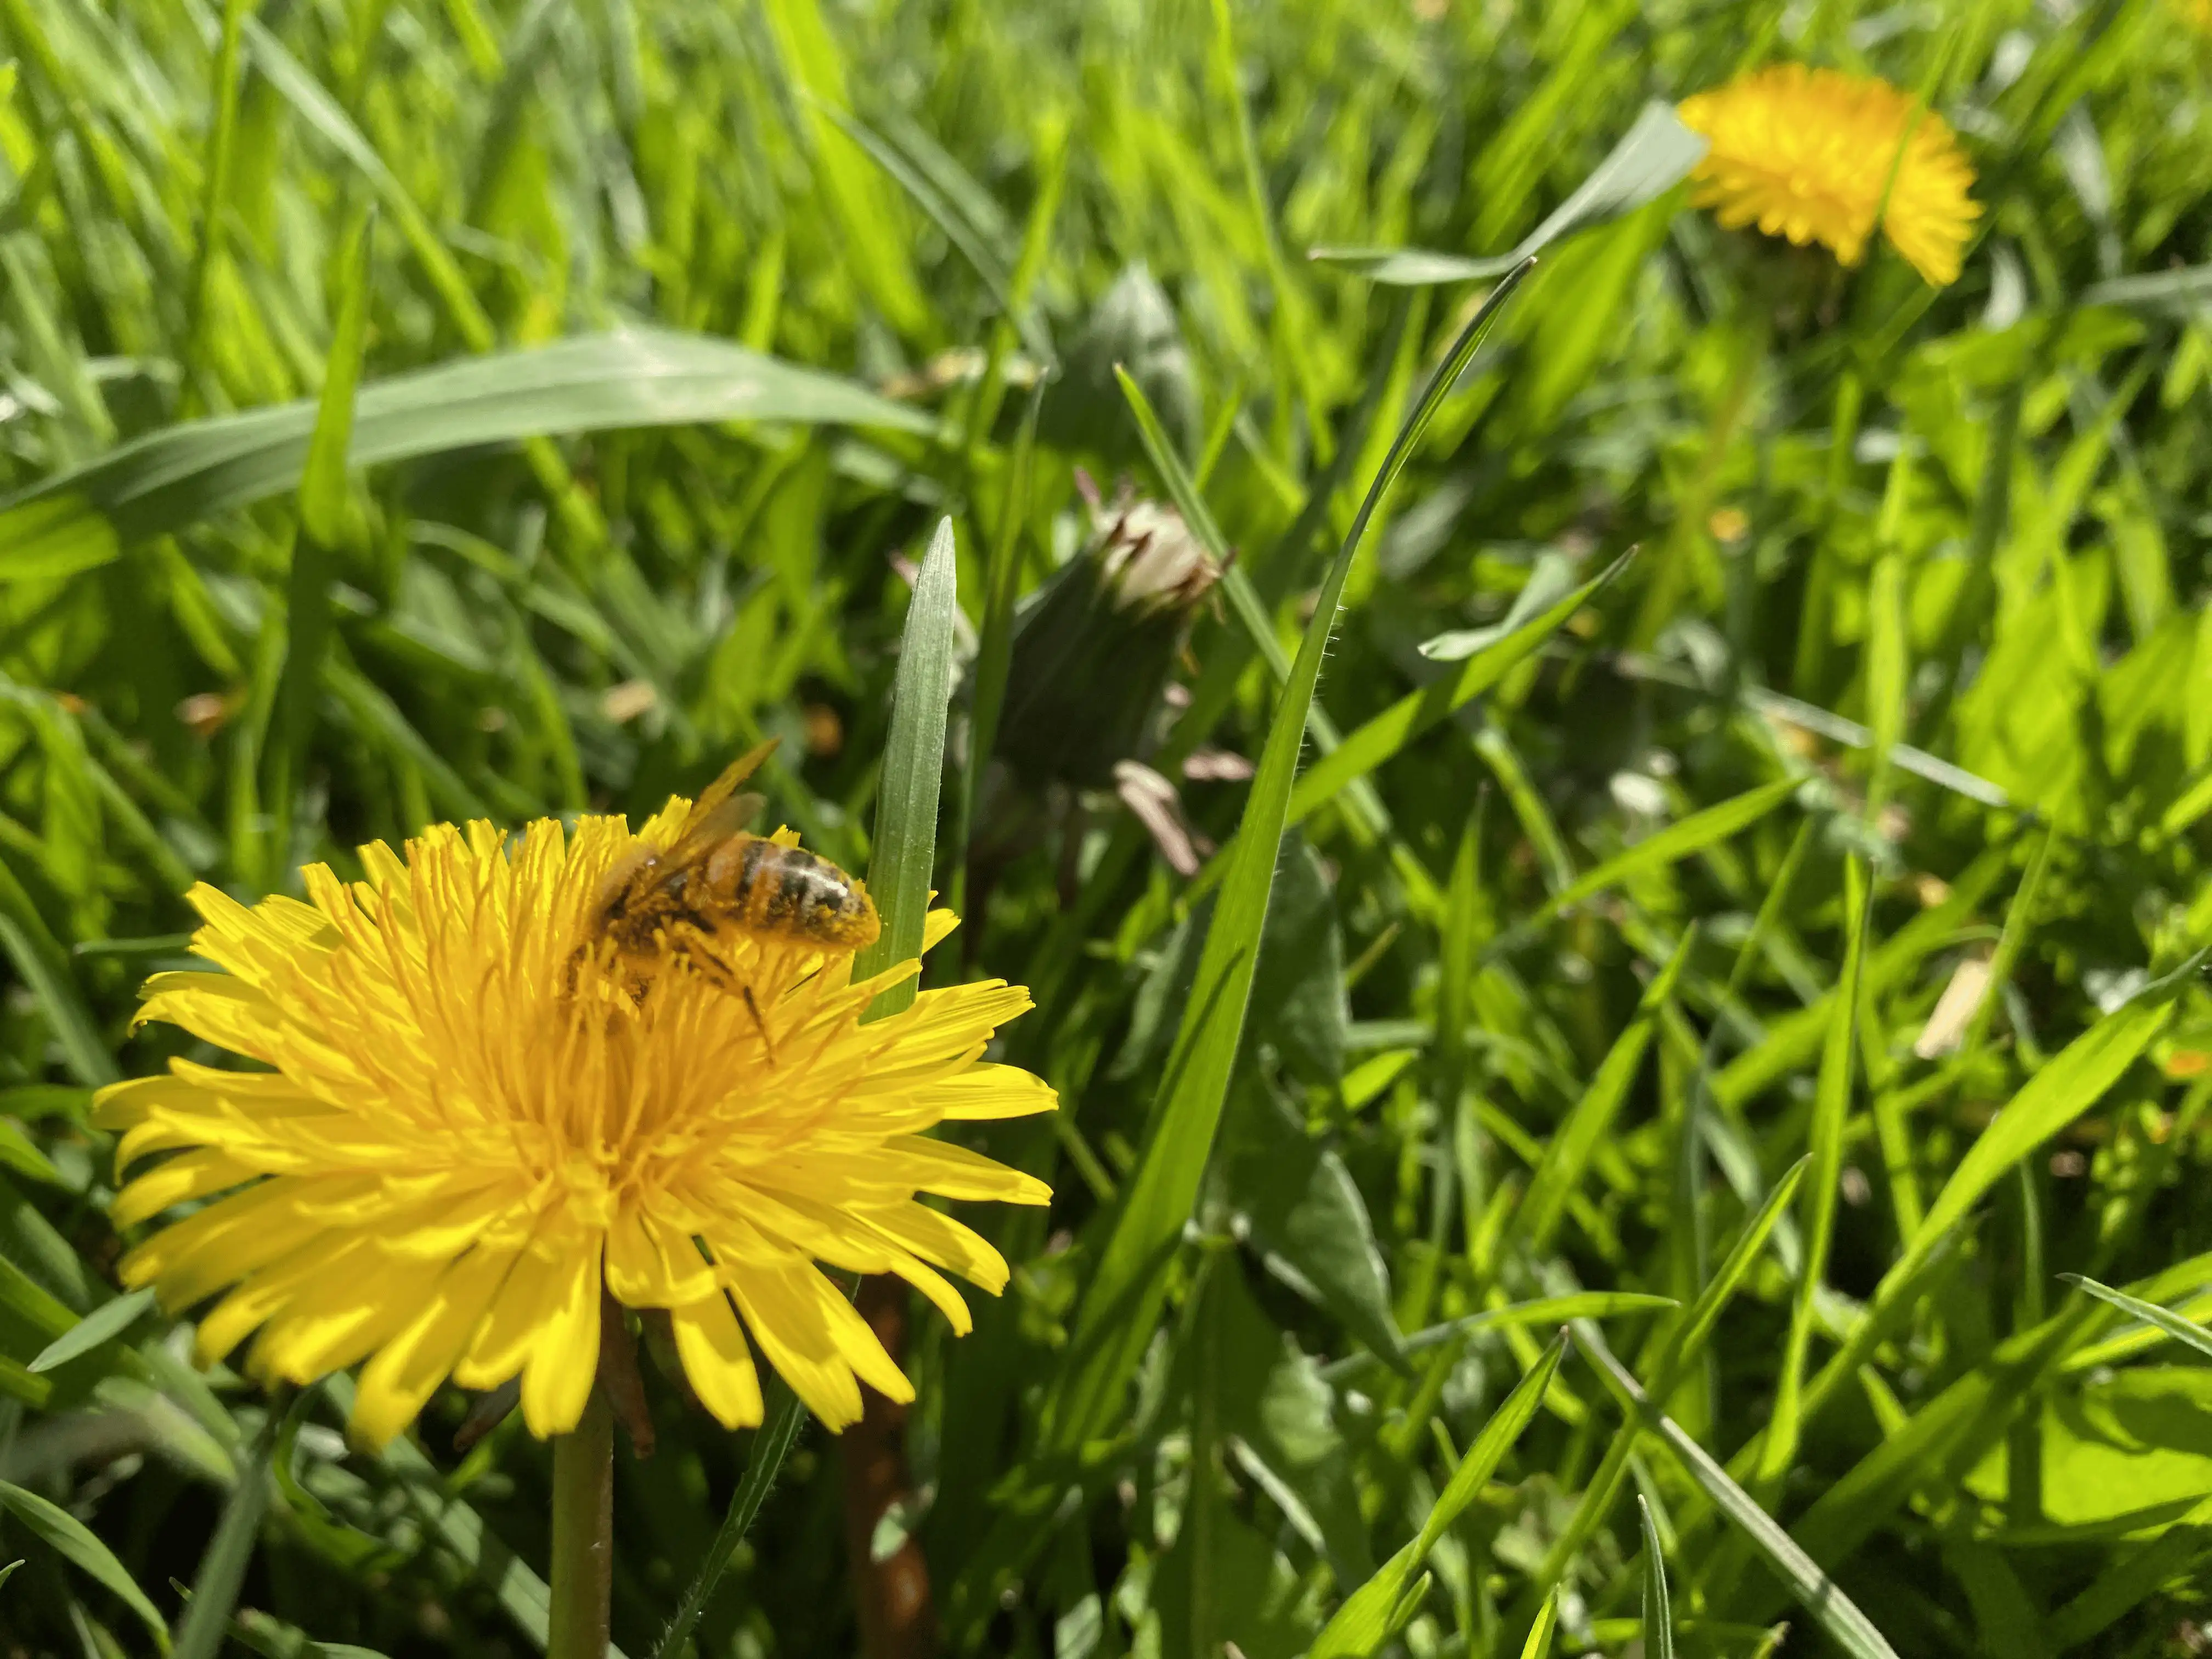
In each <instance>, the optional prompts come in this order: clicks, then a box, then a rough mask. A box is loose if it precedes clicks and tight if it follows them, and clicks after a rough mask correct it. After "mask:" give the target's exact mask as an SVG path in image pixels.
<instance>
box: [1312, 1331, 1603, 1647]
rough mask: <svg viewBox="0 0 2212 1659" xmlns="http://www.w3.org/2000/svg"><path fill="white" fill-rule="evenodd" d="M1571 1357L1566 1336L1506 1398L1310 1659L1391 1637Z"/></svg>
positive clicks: (1339, 1610)
mask: <svg viewBox="0 0 2212 1659" xmlns="http://www.w3.org/2000/svg"><path fill="white" fill-rule="evenodd" d="M1566 1351H1567V1340H1566V1338H1565V1335H1564V1334H1563V1335H1561V1336H1560V1337H1559V1340H1556V1341H1554V1342H1553V1344H1552V1346H1550V1347H1549V1348H1547V1350H1545V1352H1544V1357H1543V1358H1542V1359H1541V1360H1540V1361H1538V1362H1537V1364H1535V1366H1534V1368H1532V1369H1531V1370H1530V1371H1529V1372H1528V1375H1527V1376H1524V1377H1522V1379H1521V1382H1520V1383H1519V1385H1518V1386H1517V1387H1516V1388H1515V1389H1514V1390H1513V1392H1512V1393H1511V1394H1510V1395H1506V1396H1505V1399H1504V1401H1503V1402H1501V1403H1500V1405H1499V1406H1498V1409H1497V1410H1496V1411H1495V1412H1494V1413H1492V1414H1491V1418H1490V1420H1489V1422H1487V1423H1486V1424H1485V1425H1483V1428H1482V1432H1481V1433H1480V1434H1479V1435H1477V1436H1476V1437H1475V1439H1474V1444H1473V1445H1471V1446H1469V1447H1468V1449H1467V1455H1465V1456H1463V1457H1462V1458H1461V1459H1460V1462H1459V1467H1458V1468H1455V1469H1454V1470H1453V1471H1452V1475H1451V1479H1450V1480H1449V1481H1448V1482H1446V1483H1445V1486H1444V1489H1443V1492H1442V1493H1440V1494H1439V1495H1438V1497H1437V1501H1436V1504H1435V1506H1434V1507H1433V1508H1432V1509H1431V1510H1430V1511H1429V1515H1428V1518H1427V1519H1426V1520H1425V1521H1424V1522H1422V1523H1421V1529H1420V1532H1419V1534H1417V1535H1416V1536H1415V1537H1414V1538H1413V1541H1411V1542H1410V1543H1408V1544H1407V1546H1406V1547H1404V1548H1403V1549H1401V1550H1400V1551H1399V1552H1398V1553H1396V1554H1395V1555H1394V1556H1392V1557H1391V1558H1390V1559H1389V1561H1388V1562H1386V1563H1385V1564H1384V1565H1383V1567H1382V1569H1381V1570H1380V1571H1377V1572H1376V1575H1375V1577H1372V1578H1370V1579H1369V1580H1368V1581H1367V1582H1366V1583H1364V1584H1362V1585H1361V1586H1360V1587H1359V1588H1358V1589H1356V1590H1354V1591H1352V1594H1351V1595H1348V1596H1346V1598H1345V1600H1344V1604H1343V1605H1342V1606H1341V1607H1339V1608H1337V1610H1336V1613H1335V1615H1334V1617H1333V1618H1331V1619H1330V1620H1329V1621H1328V1624H1327V1625H1325V1626H1322V1632H1321V1634H1320V1635H1319V1636H1318V1637H1316V1638H1314V1644H1313V1648H1312V1650H1311V1652H1310V1655H1309V1656H1308V1659H1363V1656H1365V1655H1368V1654H1371V1653H1373V1652H1374V1651H1375V1650H1376V1649H1377V1648H1378V1647H1380V1646H1381V1645H1382V1644H1383V1641H1384V1639H1385V1638H1387V1637H1388V1636H1389V1632H1390V1626H1391V1620H1392V1616H1393V1615H1394V1614H1395V1613H1399V1612H1400V1611H1401V1601H1402V1599H1403V1597H1404V1595H1405V1594H1406V1592H1407V1589H1408V1588H1409V1587H1410V1585H1411V1584H1412V1583H1413V1579H1414V1576H1415V1575H1416V1574H1417V1573H1419V1571H1420V1570H1421V1564H1422V1563H1423V1562H1425V1561H1426V1560H1427V1559H1428V1556H1429V1552H1430V1551H1431V1549H1433V1548H1434V1547H1436V1542H1437V1540H1438V1539H1439V1538H1441V1537H1443V1535H1444V1533H1445V1532H1446V1530H1447V1529H1449V1527H1450V1526H1451V1524H1452V1522H1455V1521H1456V1520H1457V1519H1458V1518H1459V1516H1460V1515H1461V1513H1462V1511H1464V1510H1466V1508H1467V1506H1468V1504H1472V1503H1473V1502H1474V1498H1475V1495H1476V1494H1477V1493H1478V1492H1480V1491H1481V1490H1482V1487H1483V1484H1484V1483H1485V1482H1486V1481H1487V1480H1489V1479H1490V1477H1491V1476H1492V1474H1495V1473H1496V1472H1497V1469H1498V1464H1499V1463H1501V1462H1504V1458H1505V1454H1506V1453H1507V1452H1508V1451H1510V1450H1511V1449H1512V1447H1513V1443H1514V1442H1515V1441H1516V1440H1518V1439H1519V1438H1520V1437H1521V1431H1522V1430H1523V1429H1525V1428H1527V1427H1528V1421H1529V1419H1531V1418H1533V1417H1534V1416H1535V1414H1536V1407H1538V1406H1539V1405H1540V1404H1541V1403H1542V1401H1543V1398H1544V1390H1545V1389H1547V1388H1548V1387H1550V1386H1551V1382H1552V1378H1553V1376H1554V1375H1555V1374H1556V1373H1557V1372H1558V1370H1559V1361H1560V1360H1561V1359H1562V1358H1564V1357H1565V1354H1566Z"/></svg>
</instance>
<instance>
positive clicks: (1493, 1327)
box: [1321, 1291, 1682, 1382]
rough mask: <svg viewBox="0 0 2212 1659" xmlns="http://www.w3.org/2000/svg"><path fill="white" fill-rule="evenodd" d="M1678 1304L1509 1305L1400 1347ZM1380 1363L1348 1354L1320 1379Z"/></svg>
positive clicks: (1616, 1298) (1436, 1328)
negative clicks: (1478, 1333) (1482, 1332)
mask: <svg viewBox="0 0 2212 1659" xmlns="http://www.w3.org/2000/svg"><path fill="white" fill-rule="evenodd" d="M1681 1305H1682V1304H1680V1303H1679V1302H1677V1301H1675V1300H1674V1297H1668V1296H1651V1295H1649V1294H1647V1293H1646V1292H1644V1291H1576V1292H1575V1293H1574V1294H1572V1295H1571V1296H1547V1297H1538V1298H1537V1299H1536V1300H1535V1301H1533V1302H1514V1303H1509V1304H1507V1305H1506V1306H1504V1307H1503V1308H1486V1309H1485V1310H1483V1311H1482V1312H1480V1313H1472V1314H1462V1315H1461V1316H1459V1317H1458V1318H1456V1319H1447V1320H1445V1321H1444V1322H1443V1323H1442V1324H1439V1325H1430V1326H1425V1327H1424V1328H1422V1329H1420V1330H1418V1331H1415V1332H1414V1333H1413V1334H1412V1335H1410V1336H1408V1337H1407V1338H1405V1339H1404V1340H1403V1341H1402V1342H1401V1348H1402V1349H1403V1351H1404V1352H1407V1353H1408V1354H1415V1353H1419V1352H1424V1351H1425V1350H1426V1349H1429V1348H1433V1347H1436V1346H1438V1345H1440V1344H1442V1343H1445V1342H1450V1341H1453V1340H1456V1339H1458V1338H1460V1337H1462V1336H1472V1335H1474V1334H1475V1333H1476V1332H1477V1331H1506V1330H1519V1329H1521V1328H1524V1327H1527V1326H1529V1325H1549V1326H1553V1327H1554V1328H1556V1327H1558V1326H1560V1325H1564V1324H1566V1323H1568V1322H1571V1321H1573V1320H1577V1319H1613V1318H1618V1317H1620V1316H1622V1315H1625V1314H1639V1313H1661V1312H1664V1311H1665V1310H1668V1309H1669V1308H1679V1307H1680V1306H1681ZM1382 1363H1383V1361H1382V1358H1381V1356H1380V1355H1377V1354H1373V1353H1357V1354H1348V1355H1346V1357H1345V1358H1342V1359H1337V1360H1332V1361H1331V1362H1330V1363H1329V1364H1326V1365H1324V1366H1322V1368H1321V1375H1322V1376H1323V1377H1324V1378H1326V1379H1327V1380H1328V1381H1330V1382H1336V1381H1338V1380H1340V1379H1341V1378H1343V1377H1346V1376H1352V1375H1353V1374H1354V1373H1355V1372H1358V1371H1359V1370H1364V1369H1366V1368H1367V1367H1368V1366H1370V1365H1379V1364H1382Z"/></svg>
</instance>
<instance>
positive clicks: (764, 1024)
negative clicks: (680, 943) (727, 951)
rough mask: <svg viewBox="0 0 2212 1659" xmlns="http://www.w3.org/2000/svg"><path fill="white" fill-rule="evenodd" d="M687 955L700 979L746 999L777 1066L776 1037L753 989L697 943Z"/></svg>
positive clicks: (772, 1062)
mask: <svg viewBox="0 0 2212 1659" xmlns="http://www.w3.org/2000/svg"><path fill="white" fill-rule="evenodd" d="M685 955H686V956H687V957H689V958H690V963H691V966H692V967H693V968H694V969H696V970H697V971H698V974H699V975H700V977H701V978H702V979H704V980H705V981H707V982H708V984H710V985H712V986H714V987H715V988H716V989H718V990H722V991H734V992H735V993H737V994H738V996H740V997H743V998H744V1004H745V1008H746V1011H747V1012H749V1013H750V1014H751V1015H752V1017H753V1024H755V1025H757V1026H758V1027H759V1028H760V1034H761V1043H762V1046H763V1047H764V1048H767V1050H768V1063H769V1065H770V1066H773V1065H775V1034H774V1033H773V1032H771V1031H770V1030H769V1029H768V1018H767V1016H766V1015H764V1014H763V1013H762V1012H761V1006H760V1000H759V999H758V998H757V997H756V996H754V995H753V987H751V986H750V985H748V984H746V983H745V982H744V981H743V980H741V979H739V978H738V976H737V975H735V974H733V973H732V972H731V971H730V970H729V969H727V968H726V967H724V966H723V965H722V964H721V963H720V962H718V961H716V960H715V959H714V957H713V956H712V955H711V954H710V953H709V952H708V951H706V950H705V949H704V948H703V947H702V946H701V945H698V944H696V943H695V944H693V945H692V946H691V948H690V950H689V951H686V952H685Z"/></svg>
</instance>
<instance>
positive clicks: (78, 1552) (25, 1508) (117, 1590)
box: [0, 1480, 169, 1653]
mask: <svg viewBox="0 0 2212 1659" xmlns="http://www.w3.org/2000/svg"><path fill="white" fill-rule="evenodd" d="M0 1509H4V1510H7V1511H8V1513H9V1514H10V1515H12V1516H15V1519H16V1520H17V1521H19V1522H21V1523H22V1525H23V1527H24V1528H25V1529H26V1530H27V1531H28V1532H29V1533H30V1534H32V1536H33V1537H35V1538H36V1539H38V1541H40V1543H42V1544H44V1545H46V1547H47V1548H49V1549H51V1550H52V1551H53V1552H54V1553H56V1554H58V1555H59V1556H60V1557H61V1558H62V1559H64V1560H65V1561H67V1562H68V1563H69V1564H70V1565H71V1566H74V1567H76V1569H77V1570H78V1571H81V1572H82V1573H84V1574H85V1575H86V1576H87V1577H90V1578H92V1579H93V1580H94V1581H95V1582H96V1583H99V1584H100V1585H101V1586H102V1587H103V1588H104V1589H108V1590H110V1591H112V1593H113V1594H114V1595H115V1596H116V1597H117V1598H118V1600H120V1601H122V1603H123V1605H124V1606H125V1607H129V1608H130V1609H131V1612H132V1613H136V1614H137V1616H138V1618H139V1620H140V1621H141V1622H142V1623H143V1624H144V1625H145V1626H146V1629H147V1631H148V1632H149V1634H150V1635H151V1636H152V1637H153V1638H154V1645H155V1647H156V1648H158V1649H160V1650H161V1651H162V1652H163V1653H167V1652H168V1651H169V1627H168V1626H167V1625H166V1624H164V1623H163V1622H162V1620H161V1613H160V1612H159V1610H157V1609H156V1608H155V1606H154V1604H153V1603H152V1602H151V1601H148V1600H147V1599H146V1592H145V1591H143V1590H142V1589H139V1588H138V1581H137V1579H135V1578H133V1577H131V1574H130V1573H129V1571H126V1570H125V1567H124V1565H123V1564H122V1563H121V1562H120V1561H118V1560H117V1559H115V1553H114V1552H113V1551H112V1550H111V1549H109V1548H108V1547H107V1546H106V1545H105V1544H103V1543H101V1542H100V1540H99V1539H97V1538H96V1537H94V1535H93V1533H92V1529H91V1528H88V1527H87V1526H86V1525H85V1524H84V1522H82V1521H80V1520H78V1519H77V1518H76V1516H73V1515H71V1514H70V1512H69V1511H68V1510H64V1509H63V1508H61V1507H60V1506H58V1504H50V1503H48V1502H47V1501H46V1499H45V1498H41V1497H40V1496H39V1495H38V1493H36V1492H25V1491H24V1490H23V1489H22V1488H21V1486H11V1485H10V1484H9V1482H7V1481H5V1480H0Z"/></svg>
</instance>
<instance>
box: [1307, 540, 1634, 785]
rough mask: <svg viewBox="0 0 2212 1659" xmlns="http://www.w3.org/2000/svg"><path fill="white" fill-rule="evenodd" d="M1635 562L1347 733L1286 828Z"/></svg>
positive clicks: (1478, 688)
mask: <svg viewBox="0 0 2212 1659" xmlns="http://www.w3.org/2000/svg"><path fill="white" fill-rule="evenodd" d="M1633 557H1635V554H1634V553H1633V552H1629V553H1624V554H1623V555H1622V556H1620V558H1618V559H1615V560H1614V561H1613V562H1612V563H1611V564H1610V565H1608V566H1607V567H1606V568H1605V569H1604V570H1603V571H1602V572H1601V573H1600V574H1598V575H1596V576H1595V577H1594V578H1592V579H1591V580H1589V581H1587V582H1584V583H1583V585H1582V586H1579V587H1577V588H1576V589H1575V591H1574V592H1571V593H1570V594H1568V595H1567V596H1566V597H1565V599H1561V600H1560V601H1559V603H1558V604H1556V605H1552V606H1550V607H1549V608H1548V609H1547V610H1546V611H1544V613H1543V614H1542V615H1541V616H1539V617H1534V618H1533V619H1531V620H1530V621H1529V622H1528V623H1525V624H1524V625H1522V627H1520V628H1516V629H1514V630H1513V632H1511V633H1510V634H1508V635H1506V636H1505V637H1504V639H1501V640H1498V641H1494V642H1493V643H1492V644H1491V645H1490V646H1489V647H1486V648H1485V649H1483V650H1481V651H1479V652H1477V653H1475V654H1474V656H1472V657H1469V658H1468V659H1467V660H1466V661H1465V662H1463V663H1462V664H1461V665H1459V668H1458V671H1456V672H1455V673H1452V674H1448V675H1445V676H1444V677H1443V678H1441V679H1438V680H1436V681H1434V682H1432V683H1431V684H1430V685H1429V686H1427V687H1426V688H1425V690H1419V691H1415V692H1412V693H1409V694H1408V695H1407V696H1403V697H1401V698H1400V699H1399V700H1398V701H1397V702H1395V703H1393V704H1392V705H1391V706H1390V707H1389V708H1386V709H1385V710H1383V713H1381V714H1377V715H1376V717H1375V718H1374V719H1373V720H1369V721H1367V722H1366V723H1365V724H1364V725H1363V726H1360V727H1359V728H1358V730H1356V731H1354V732H1350V733H1348V734H1347V735H1346V737H1345V738H1344V740H1343V741H1342V742H1341V743H1340V744H1338V745H1337V747H1336V748H1335V749H1334V750H1332V751H1331V752H1330V753H1328V754H1327V755H1325V756H1323V757H1321V758H1320V759H1319V760H1316V762H1315V763H1314V764H1313V765H1312V766H1311V767H1310V768H1309V769H1307V771H1306V774H1305V775H1304V777H1302V778H1300V779H1299V780H1298V782H1297V788H1296V789H1295V790H1293V791H1292V793H1291V810H1290V822H1291V823H1292V824H1299V823H1304V822H1305V821H1306V819H1307V818H1309V817H1311V816H1312V815H1313V814H1314V813H1315V812H1316V811H1318V810H1319V809H1320V808H1321V807H1322V806H1323V805H1326V804H1327V803H1328V801H1329V800H1330V799H1332V798H1333V797H1334V796H1335V795H1336V794H1337V793H1338V792H1340V790H1342V789H1344V788H1345V787H1347V786H1348V785H1350V784H1351V783H1352V782H1353V781H1355V780H1357V779H1359V778H1363V777H1364V776H1366V775H1367V774H1368V773H1370V772H1372V771H1373V770H1374V769H1376V767H1378V766H1380V765H1382V764H1383V762H1385V761H1387V760H1389V758H1390V757H1392V756H1394V755H1395V754H1396V753H1398V751H1399V750H1401V749H1403V748H1404V747H1405V746H1406V745H1407V744H1409V743H1411V742H1412V741H1413V739H1414V738H1418V737H1419V736H1420V735H1421V734H1422V733H1423V732H1426V731H1428V730H1430V729H1431V727H1433V726H1436V725H1437V724H1438V723H1439V722H1440V721H1442V720H1444V719H1445V718H1446V717H1448V716H1449V715H1450V714H1452V713H1453V712H1454V711H1455V710H1457V709H1459V708H1464V707H1465V706H1466V705H1467V704H1468V703H1469V702H1473V701H1474V699H1475V698H1477V697H1479V696H1481V695H1482V694H1483V693H1484V692H1486V691H1487V690H1490V689H1491V688H1492V686H1494V685H1496V684H1498V682H1499V681H1500V680H1502V679H1504V678H1505V677H1506V675H1507V674H1509V673H1510V672H1511V671H1513V670H1514V669H1515V668H1516V666H1518V665H1520V664H1521V663H1522V662H1524V661H1525V660H1527V659H1528V657H1529V656H1530V655H1531V654H1532V653H1534V652H1535V651H1536V650H1538V649H1539V648H1540V647H1541V646H1542V645H1543V643H1544V641H1546V640H1547V639H1549V638H1551V636H1552V635H1553V634H1554V633H1556V632H1558V631H1559V629H1560V628H1561V627H1562V626H1563V625H1565V623H1566V621H1567V619H1568V618H1569V617H1571V616H1573V615H1574V614H1575V613H1576V612H1577V611H1580V610H1581V609H1582V608H1583V605H1587V604H1588V603H1589V601H1590V600H1591V599H1595V597H1596V596H1597V595H1598V594H1599V593H1600V592H1602V591H1603V590H1604V589H1605V588H1606V587H1607V586H1609V585H1610V584H1611V583H1612V582H1613V579H1614V578H1615V577H1617V576H1619V575H1620V573H1621V572H1622V571H1624V570H1626V568H1628V562H1629V561H1630V560H1631V559H1632V558H1633Z"/></svg>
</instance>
